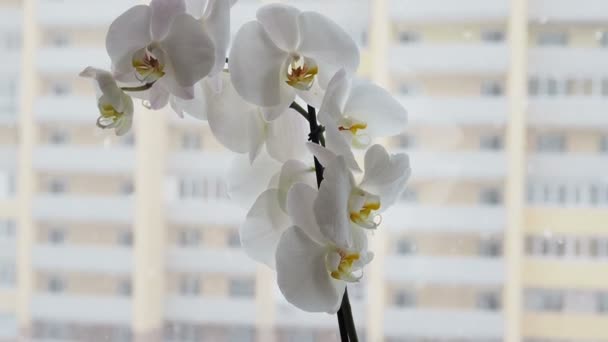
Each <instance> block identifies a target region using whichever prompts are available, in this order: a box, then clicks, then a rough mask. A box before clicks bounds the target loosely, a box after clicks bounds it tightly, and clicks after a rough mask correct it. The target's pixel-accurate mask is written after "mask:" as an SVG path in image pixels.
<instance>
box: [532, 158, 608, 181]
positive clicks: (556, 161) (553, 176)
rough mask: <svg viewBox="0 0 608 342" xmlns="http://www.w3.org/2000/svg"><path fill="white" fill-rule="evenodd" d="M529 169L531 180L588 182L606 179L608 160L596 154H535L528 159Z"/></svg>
mask: <svg viewBox="0 0 608 342" xmlns="http://www.w3.org/2000/svg"><path fill="white" fill-rule="evenodd" d="M573 165H576V167H572V166H573ZM527 168H528V177H529V178H532V179H540V180H542V181H544V182H547V181H549V180H556V181H560V180H561V181H582V182H588V181H596V180H598V179H605V178H606V170H608V158H606V157H605V155H602V154H596V153H576V154H575V153H549V152H545V153H534V154H532V155H530V156H529V157H528V163H527ZM555 170H559V172H556V171H555Z"/></svg>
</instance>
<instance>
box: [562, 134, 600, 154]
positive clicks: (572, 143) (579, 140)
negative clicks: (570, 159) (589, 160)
mask: <svg viewBox="0 0 608 342" xmlns="http://www.w3.org/2000/svg"><path fill="white" fill-rule="evenodd" d="M601 137H602V135H601V134H600V133H599V132H593V131H572V132H569V133H568V137H567V139H568V143H567V147H568V152H571V153H597V152H598V151H599V147H600V141H601Z"/></svg>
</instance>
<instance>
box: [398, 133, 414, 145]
mask: <svg viewBox="0 0 608 342" xmlns="http://www.w3.org/2000/svg"><path fill="white" fill-rule="evenodd" d="M395 139H396V141H395V142H396V144H397V147H399V148H412V147H414V145H415V143H416V140H415V138H414V137H413V136H412V135H411V134H406V133H401V134H399V135H397V136H396V137H395Z"/></svg>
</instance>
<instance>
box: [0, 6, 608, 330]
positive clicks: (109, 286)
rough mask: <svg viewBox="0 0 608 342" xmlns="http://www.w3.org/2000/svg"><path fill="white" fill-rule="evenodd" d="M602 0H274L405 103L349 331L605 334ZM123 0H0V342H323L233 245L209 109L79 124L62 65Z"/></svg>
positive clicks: (88, 93) (89, 109) (232, 219)
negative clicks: (407, 178)
mask: <svg viewBox="0 0 608 342" xmlns="http://www.w3.org/2000/svg"><path fill="white" fill-rule="evenodd" d="M603 1H604V0H585V1H579V2H573V1H571V0H510V1H507V0H493V1H487V0H485V1H484V0H459V1H442V0H424V1H422V0H314V1H313V0H310V1H300V0H291V1H289V2H290V3H295V4H297V5H298V7H300V8H303V9H314V10H317V11H320V12H322V13H324V14H326V15H328V16H330V17H332V18H334V19H335V20H336V21H338V22H339V23H340V24H341V25H342V26H344V27H345V28H346V30H347V31H348V32H349V33H350V34H351V35H352V36H353V37H354V39H355V40H356V41H357V42H358V43H359V44H360V45H361V47H362V56H363V59H362V65H361V76H363V77H365V78H368V79H370V80H372V81H374V82H376V83H379V84H381V85H383V86H385V87H387V88H388V89H391V90H392V91H393V92H394V94H395V96H397V97H398V98H399V100H400V101H402V103H403V104H404V106H405V107H406V108H407V109H408V111H409V113H410V123H409V125H408V127H407V131H406V132H405V133H404V134H403V135H401V136H398V137H395V138H391V139H388V140H387V141H386V143H387V144H389V145H391V146H392V147H393V148H396V149H402V150H404V151H407V152H408V153H409V154H410V156H411V161H412V165H413V176H412V179H411V182H410V184H409V187H408V189H407V191H406V192H405V194H404V196H403V199H402V201H401V202H400V203H399V204H398V205H397V207H395V208H394V209H392V211H390V212H388V213H387V214H385V215H384V224H383V229H382V230H380V231H378V232H376V233H375V234H374V237H373V240H372V247H373V249H374V252H375V253H376V260H375V261H374V262H373V263H372V265H371V267H370V268H369V270H368V271H367V272H366V276H365V278H364V279H365V280H364V281H363V282H362V283H361V284H358V285H357V286H353V287H350V288H349V290H350V291H349V292H350V294H351V300H352V303H353V307H354V310H353V311H354V314H355V319H356V322H357V327H358V330H359V332H360V335H361V339H362V340H366V341H368V342H376V341H378V342H381V341H395V342H396V341H441V342H443V341H446V342H447V341H449V342H452V341H459V342H464V341H467V342H469V341H471V342H481V341H484V342H485V341H503V340H504V341H508V342H515V341H530V342H541V341H542V342H574V341H577V342H578V341H581V342H605V341H608V333H607V332H606V329H602V328H603V327H604V326H606V324H607V323H608V315H607V313H608V285H607V284H608V277H607V276H606V275H604V274H607V273H606V271H607V270H606V265H608V264H606V262H607V261H608V259H607V258H608V235H607V234H606V233H605V232H603V230H602V229H605V227H604V225H605V224H606V222H608V210H606V205H608V178H607V177H608V176H607V175H606V173H607V171H608V161H607V160H608V159H607V158H606V154H605V153H607V151H608V117H605V115H604V113H602V110H603V106H604V105H605V104H608V58H607V57H608V55H607V53H608V52H606V51H608V50H605V48H606V47H607V46H608V24H606V23H608V14H606V13H608V4H604V2H603ZM139 2H140V1H136V0H106V1H89V0H86V1H85V0H61V1H57V0H0V53H1V54H0V62H1V64H0V73H1V74H2V78H0V85H1V87H0V111H1V112H0V116H1V117H0V130H1V133H2V135H0V144H1V145H0V341H2V342H5V341H7V342H8V341H15V340H19V341H53V342H55V341H108V342H109V341H142V342H143V341H145V342H149V341H220V342H221V341H235V342H236V341H259V342H267V341H269V342H273V341H277V342H278V341H293V342H299V341H335V340H336V330H337V329H336V326H337V322H336V320H335V318H334V317H331V316H328V315H324V314H314V315H313V314H307V313H304V312H301V311H299V310H298V309H296V308H294V307H292V306H290V305H289V304H288V303H287V302H286V301H285V300H284V299H282V297H281V294H280V292H279V291H278V289H277V287H276V285H275V280H274V276H273V272H272V271H270V270H269V269H267V268H266V267H265V266H261V265H256V264H255V263H253V262H252V261H250V260H249V259H248V258H247V257H245V256H244V254H243V253H242V251H241V250H239V238H238V233H237V228H238V225H239V223H240V222H241V220H242V218H243V216H244V214H245V212H246V208H241V207H239V206H238V205H236V204H235V203H232V202H230V201H229V199H228V197H227V189H226V183H225V174H226V170H227V169H228V168H229V165H230V163H231V159H232V154H231V153H227V152H226V151H225V150H224V149H223V148H222V147H221V146H220V145H219V144H218V143H217V142H216V141H215V140H214V139H213V137H212V136H211V134H210V132H209V129H208V127H207V126H206V124H205V123H203V122H200V121H196V120H194V119H188V118H186V119H179V118H177V117H176V116H175V115H174V114H172V113H170V112H169V111H160V112H151V111H148V110H146V109H145V108H144V107H143V106H139V108H138V109H137V118H136V123H135V126H134V129H133V132H132V133H131V134H129V135H127V136H125V137H123V138H116V137H114V136H112V135H111V134H110V133H109V132H101V131H99V130H98V129H97V128H96V127H95V126H94V121H95V118H96V115H97V114H96V109H95V97H94V93H93V88H92V86H91V84H90V82H89V81H88V80H85V79H80V78H78V77H77V74H78V72H79V71H81V70H82V69H83V68H84V67H85V66H88V65H93V66H97V67H105V68H107V67H109V65H108V64H109V59H108V58H107V56H106V53H105V49H104V45H103V44H104V38H105V32H106V30H107V27H108V25H109V24H110V22H111V20H112V19H113V18H115V17H116V16H117V15H118V14H120V13H121V12H122V11H124V10H125V9H126V8H128V7H129V6H132V5H134V4H137V3H139ZM583 2H584V4H583ZM259 4H260V2H259V1H253V0H240V1H239V2H238V4H237V5H236V6H235V7H234V9H233V26H234V28H237V27H239V26H240V25H241V24H242V23H244V22H245V21H247V20H250V19H252V18H253V17H254V13H255V9H256V8H257V7H258V6H259ZM106 133H108V134H106ZM602 154H603V155H602Z"/></svg>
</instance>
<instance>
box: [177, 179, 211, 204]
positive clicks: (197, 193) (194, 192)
mask: <svg viewBox="0 0 608 342" xmlns="http://www.w3.org/2000/svg"><path fill="white" fill-rule="evenodd" d="M179 197H180V198H182V199H187V198H201V197H207V180H206V179H194V178H182V179H180V180H179Z"/></svg>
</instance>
